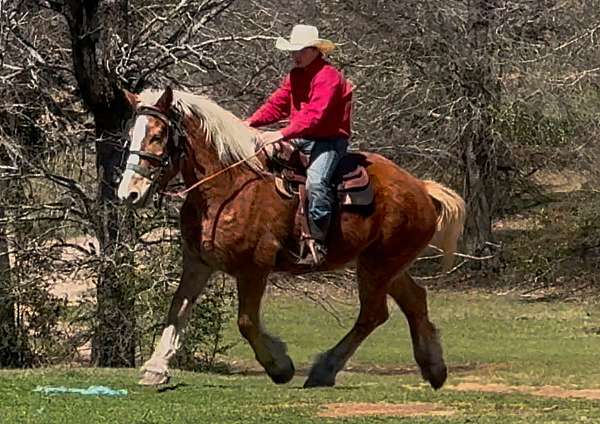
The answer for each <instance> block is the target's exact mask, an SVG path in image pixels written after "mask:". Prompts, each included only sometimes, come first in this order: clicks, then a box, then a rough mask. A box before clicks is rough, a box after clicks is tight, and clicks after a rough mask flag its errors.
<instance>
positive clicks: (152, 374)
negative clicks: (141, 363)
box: [138, 370, 171, 386]
mask: <svg viewBox="0 0 600 424" xmlns="http://www.w3.org/2000/svg"><path fill="white" fill-rule="evenodd" d="M170 379H171V376H170V375H169V373H168V372H167V371H163V372H157V371H150V370H144V371H143V374H142V378H141V380H140V381H139V382H138V384H139V385H140V386H160V385H161V384H167V383H168V382H169V380H170Z"/></svg>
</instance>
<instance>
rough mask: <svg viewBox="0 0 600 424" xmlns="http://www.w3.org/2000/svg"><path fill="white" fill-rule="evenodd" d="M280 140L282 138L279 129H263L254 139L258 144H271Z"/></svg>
mask: <svg viewBox="0 0 600 424" xmlns="http://www.w3.org/2000/svg"><path fill="white" fill-rule="evenodd" d="M280 140H283V134H282V133H281V131H264V132H261V133H259V134H258V135H257V136H256V141H257V142H258V144H259V145H260V146H264V145H267V144H273V143H276V142H277V141H280Z"/></svg>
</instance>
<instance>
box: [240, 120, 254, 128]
mask: <svg viewBox="0 0 600 424" xmlns="http://www.w3.org/2000/svg"><path fill="white" fill-rule="evenodd" d="M242 124H244V125H245V126H247V127H251V126H252V125H250V118H248V119H244V120H243V121H242Z"/></svg>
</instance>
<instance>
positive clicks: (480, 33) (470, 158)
mask: <svg viewBox="0 0 600 424" xmlns="http://www.w3.org/2000/svg"><path fill="white" fill-rule="evenodd" d="M495 2H496V0H472V1H470V4H469V7H470V8H469V10H470V19H469V21H470V22H469V24H470V26H469V31H468V34H467V35H468V39H469V40H470V41H469V43H470V47H471V48H470V50H471V52H472V56H471V58H469V59H470V60H469V61H468V64H467V66H466V67H465V69H464V75H463V87H464V88H465V95H466V98H467V99H468V101H469V103H470V107H471V111H470V113H468V114H467V116H468V117H469V118H470V121H469V123H468V125H466V126H465V129H464V131H463V133H462V140H461V144H462V148H463V164H464V194H465V199H466V202H467V206H468V211H469V213H468V216H467V221H466V227H465V243H466V248H467V250H468V251H470V252H476V253H482V252H489V251H490V249H491V248H492V246H491V245H490V242H491V241H492V217H493V215H494V212H495V210H496V207H497V205H496V201H497V199H496V190H495V186H496V172H497V155H496V143H495V141H494V135H493V132H492V115H491V112H492V106H493V105H494V104H497V102H498V98H499V95H500V87H499V85H498V82H497V78H496V76H497V75H496V71H495V68H494V52H493V41H492V40H491V36H490V34H491V31H492V26H493V20H494V14H495V10H496V4H495ZM469 62H470V63H469Z"/></svg>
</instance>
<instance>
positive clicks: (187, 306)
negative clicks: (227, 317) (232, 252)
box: [139, 243, 213, 386]
mask: <svg viewBox="0 0 600 424" xmlns="http://www.w3.org/2000/svg"><path fill="white" fill-rule="evenodd" d="M212 272H213V270H212V269H211V268H209V267H208V266H207V265H206V264H205V263H204V262H202V260H201V258H200V257H199V256H198V255H196V254H194V253H192V251H190V249H188V248H187V247H186V245H185V243H184V248H183V273H182V276H181V281H180V283H179V287H177V291H176V292H175V295H174V296H173V300H172V301H171V308H170V309H169V314H168V316H167V326H166V327H165V329H164V330H163V333H162V336H161V338H160V341H159V342H158V344H157V345H156V348H155V349H154V353H153V354H152V356H151V357H150V359H148V361H146V363H145V364H144V365H143V366H142V373H143V375H142V379H141V380H140V382H139V384H141V385H146V386H156V385H159V384H165V383H167V382H168V381H169V371H168V365H169V360H170V359H171V358H172V357H173V356H174V355H175V353H176V352H177V349H178V348H179V337H180V334H181V330H182V329H183V327H184V325H185V322H186V321H187V319H188V316H189V314H190V311H191V309H192V306H193V305H194V302H195V301H196V299H197V298H198V296H199V295H200V293H202V290H203V289H204V287H205V286H206V283H207V281H208V279H209V278H210V276H211V274H212Z"/></svg>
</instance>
